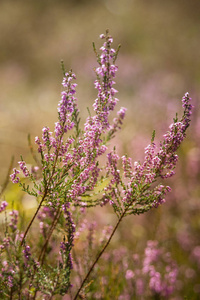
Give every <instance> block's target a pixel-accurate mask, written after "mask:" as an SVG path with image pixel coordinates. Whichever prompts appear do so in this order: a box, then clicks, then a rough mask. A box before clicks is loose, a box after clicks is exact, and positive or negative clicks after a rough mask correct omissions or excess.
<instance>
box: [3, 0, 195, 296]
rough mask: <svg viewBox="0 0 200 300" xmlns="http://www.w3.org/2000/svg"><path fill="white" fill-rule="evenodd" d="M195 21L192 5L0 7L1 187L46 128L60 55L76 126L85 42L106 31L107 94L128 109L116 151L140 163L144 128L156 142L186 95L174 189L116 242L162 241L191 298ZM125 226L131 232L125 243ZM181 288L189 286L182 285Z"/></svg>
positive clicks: (57, 87)
mask: <svg viewBox="0 0 200 300" xmlns="http://www.w3.org/2000/svg"><path fill="white" fill-rule="evenodd" d="M199 16H200V1H199V0H193V1H187V0H177V1H173V0H168V1H160V0H152V1H147V0H146V1H145V0H123V1H122V0H73V1H67V0H57V1H54V0H49V1H44V0H35V1H31V0H29V1H23V0H17V1H14V0H1V2H0V165H1V169H0V183H1V184H2V183H3V182H4V180H5V176H6V173H7V170H8V167H9V164H10V159H11V156H12V155H14V156H15V164H17V161H18V160H20V155H21V154H22V155H23V158H24V159H25V160H28V159H29V158H30V153H29V148H28V142H27V135H28V133H30V134H31V137H32V140H34V137H35V136H36V135H39V136H40V134H41V129H42V127H43V126H49V127H50V128H52V129H53V127H54V123H55V122H56V119H57V103H58V101H59V99H60V92H61V91H62V86H61V82H62V70H61V66H60V61H61V60H62V59H63V60H64V63H65V67H66V69H67V70H68V69H72V70H73V71H74V72H75V73H76V75H77V83H78V87H77V98H78V105H79V108H80V113H81V116H82V120H83V122H84V118H85V117H86V116H87V108H86V107H87V106H90V105H92V103H93V100H94V99H95V97H96V90H95V89H94V88H93V81H94V79H95V75H94V71H93V67H94V66H96V61H95V55H94V53H93V48H92V42H95V43H96V47H97V48H99V47H100V46H101V43H102V41H101V40H100V39H99V35H100V34H101V33H104V32H105V30H106V29H107V28H108V29H109V30H110V34H111V35H112V37H113V38H114V47H115V48H116V47H117V45H118V44H119V43H120V44H121V45H122V47H121V49H120V53H119V56H118V61H117V65H118V66H119V71H118V75H117V78H116V83H117V84H116V89H117V90H118V91H119V93H118V95H117V96H118V98H119V99H120V102H119V105H118V108H119V107H120V106H125V107H127V108H128V110H127V117H126V120H125V122H124V126H123V129H122V131H121V133H120V134H119V136H118V137H117V138H116V140H115V141H116V143H117V147H118V152H119V154H122V153H124V152H125V153H128V154H129V155H130V156H132V157H133V160H134V161H135V160H142V158H143V152H144V151H143V149H144V147H145V146H147V145H148V143H149V141H150V139H151V133H152V131H153V130H154V129H155V130H156V140H158V141H159V140H161V139H162V135H163V134H164V133H165V132H166V130H167V129H168V126H169V125H170V123H171V122H172V120H173V117H175V113H176V112H178V113H179V116H180V115H181V113H182V108H181V101H180V100H181V98H182V96H183V95H184V94H185V92H189V93H190V96H191V97H192V98H193V105H195V109H194V113H193V115H192V123H191V127H190V129H189V130H188V137H187V139H186V141H185V142H184V144H183V145H182V147H181V149H180V150H179V156H180V161H179V164H178V169H177V174H176V176H175V177H174V179H172V180H169V185H171V186H172V188H173V191H172V193H171V194H170V195H168V196H167V203H166V204H165V205H164V206H163V207H161V208H159V209H158V210H155V211H152V212H149V213H148V214H146V215H145V216H142V217H135V218H133V217H130V218H128V220H127V222H126V221H125V222H124V223H123V224H122V227H121V233H119V235H118V236H117V237H116V241H117V240H119V239H123V241H124V239H126V237H127V239H126V241H129V242H130V241H132V240H134V247H136V248H138V249H139V248H140V247H141V248H142V247H143V246H144V243H145V241H146V240H149V239H157V240H159V241H160V242H163V243H164V244H165V246H166V247H168V249H169V251H171V252H172V254H173V255H174V257H175V258H176V260H177V261H178V263H179V265H180V266H182V274H183V278H182V285H181V284H180V293H181V291H183V290H184V289H185V290H187V291H188V293H189V292H190V295H191V293H194V297H196V295H197V293H198V292H199V291H200V283H199V282H198V278H200V270H199V268H200V250H199V252H198V251H196V252H195V253H197V254H194V255H193V251H194V249H196V248H195V247H198V245H200V240H199V233H200V218H199V213H200V199H199V198H200V186H199V178H200V148H199V146H200V141H199V138H200V114H199V97H200V52H199V49H200V35H199V32H200V18H199ZM102 218H103V217H102ZM133 219H134V220H133ZM127 224H129V225H127ZM149 225H150V226H149ZM127 226H132V227H133V230H132V231H131V237H130V231H129V233H127ZM129 228H131V227H129ZM135 228H136V229H135ZM131 245H132V244H131ZM199 249H200V248H199ZM180 253H181V254H180ZM190 257H191V259H190ZM195 259H196V260H195ZM197 261H198V263H197ZM187 269H192V270H193V269H194V273H191V272H188V274H189V275H188V278H186V277H184V276H186V275H184V274H186V272H185V270H187ZM191 274H192V275H191ZM186 282H187V283H188V286H190V288H189V287H188V288H186V287H185V286H186ZM191 282H193V283H194V285H192V284H191ZM194 286H195V287H194ZM192 295H193V294H192ZM177 299H178V298H177ZM194 299H197V298H194Z"/></svg>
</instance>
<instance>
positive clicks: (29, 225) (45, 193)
mask: <svg viewBox="0 0 200 300" xmlns="http://www.w3.org/2000/svg"><path fill="white" fill-rule="evenodd" d="M47 191H48V189H47V188H46V190H45V192H44V195H43V197H42V200H41V201H40V204H39V205H38V208H37V210H36V212H35V214H34V216H33V217H32V219H31V221H30V223H29V224H28V227H27V228H26V231H25V233H24V236H23V239H22V241H21V244H20V245H21V246H22V245H23V242H24V240H25V238H26V235H27V233H28V231H29V229H30V227H31V225H32V224H33V221H34V220H35V218H36V216H37V214H38V211H39V210H40V208H41V206H42V203H43V201H44V199H45V197H46V195H47Z"/></svg>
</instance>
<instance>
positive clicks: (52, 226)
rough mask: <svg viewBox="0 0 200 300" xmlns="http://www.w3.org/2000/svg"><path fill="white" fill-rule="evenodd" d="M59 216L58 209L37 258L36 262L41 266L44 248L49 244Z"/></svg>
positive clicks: (59, 211)
mask: <svg viewBox="0 0 200 300" xmlns="http://www.w3.org/2000/svg"><path fill="white" fill-rule="evenodd" d="M60 215H61V210H60V208H59V209H58V211H57V213H56V216H55V218H54V220H53V222H52V224H51V228H50V229H49V234H48V236H47V238H46V241H45V243H44V245H43V247H42V250H41V253H40V255H39V257H38V261H41V265H43V262H44V256H45V252H46V248H47V246H48V243H49V240H50V238H51V235H52V233H53V231H54V229H55V227H56V225H57V223H58V220H59V218H60Z"/></svg>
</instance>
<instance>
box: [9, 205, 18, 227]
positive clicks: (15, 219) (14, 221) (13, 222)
mask: <svg viewBox="0 0 200 300" xmlns="http://www.w3.org/2000/svg"><path fill="white" fill-rule="evenodd" d="M9 215H10V217H11V219H10V223H9V226H10V228H11V229H12V230H13V231H15V230H16V229H17V223H18V215H19V212H18V211H17V210H12V211H11V212H10V213H9Z"/></svg>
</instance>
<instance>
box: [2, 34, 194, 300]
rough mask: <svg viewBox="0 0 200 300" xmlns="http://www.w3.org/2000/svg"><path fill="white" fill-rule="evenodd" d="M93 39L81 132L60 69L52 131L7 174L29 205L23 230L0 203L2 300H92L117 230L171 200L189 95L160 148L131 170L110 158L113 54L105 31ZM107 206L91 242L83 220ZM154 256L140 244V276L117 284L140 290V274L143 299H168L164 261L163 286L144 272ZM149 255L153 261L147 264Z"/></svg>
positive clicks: (68, 80)
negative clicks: (90, 96)
mask: <svg viewBox="0 0 200 300" xmlns="http://www.w3.org/2000/svg"><path fill="white" fill-rule="evenodd" d="M100 38H101V39H103V40H104V43H103V46H102V47H101V48H100V51H101V52H100V54H99V53H98V52H97V50H96V47H95V45H93V48H94V52H95V55H96V58H97V62H98V67H96V68H95V73H96V80H95V82H94V85H95V88H96V89H97V98H96V99H95V101H94V104H93V112H91V111H90V110H89V109H88V112H89V116H88V118H87V119H86V121H85V123H84V127H83V128H81V126H80V117H79V115H80V113H79V110H78V105H77V99H76V96H75V94H76V86H77V84H76V83H75V79H76V76H75V74H74V73H73V72H72V70H70V71H69V72H66V71H65V68H64V65H63V64H62V67H63V72H64V78H63V82H62V85H63V87H64V91H63V92H62V94H61V100H60V102H59V104H58V121H57V122H56V123H55V128H54V131H50V129H49V127H47V126H46V127H44V128H43V129H42V136H41V138H40V137H38V136H37V137H36V138H35V144H36V147H37V152H38V153H35V151H34V150H33V146H32V144H31V142H30V148H31V151H32V155H33V158H34V161H35V163H34V164H33V165H32V166H31V167H30V165H28V164H27V163H26V162H25V161H24V160H23V158H21V160H20V161H19V162H18V164H19V168H18V169H17V168H14V169H13V173H12V174H11V175H10V177H11V180H12V182H13V183H16V184H18V185H19V187H20V188H21V189H22V191H24V192H25V193H27V194H28V195H29V196H31V197H35V199H37V202H38V205H37V208H36V210H35V212H34V214H33V216H32V217H31V219H30V221H29V223H28V224H27V225H25V223H27V219H25V220H24V219H23V216H22V215H20V213H19V212H18V210H16V209H14V208H12V209H11V210H10V212H8V213H7V210H6V207H7V205H8V203H7V202H6V201H5V200H3V201H2V202H1V205H0V211H1V212H3V211H4V212H5V222H4V223H3V231H2V233H1V246H0V257H1V260H0V268H1V274H0V296H1V299H52V298H53V297H56V298H59V297H60V296H64V295H68V296H69V297H70V298H71V299H74V300H75V299H78V298H84V297H87V299H88V298H89V297H92V295H94V294H95V293H94V288H95V284H93V281H91V279H92V272H94V273H95V268H96V267H97V265H98V262H99V259H100V258H101V257H102V255H103V254H105V253H106V250H107V247H108V245H109V244H110V242H111V239H112V237H113V235H114V234H115V232H116V230H117V229H118V227H119V225H120V223H121V222H122V220H123V219H124V218H125V217H126V216H128V215H140V214H144V213H146V212H147V211H149V210H151V209H153V208H157V207H158V206H159V205H160V204H162V203H164V202H165V195H166V194H167V193H168V192H169V191H170V190H171V189H170V187H169V186H168V185H165V184H164V181H165V179H168V178H170V177H172V176H173V175H174V174H175V171H174V169H175V167H176V164H177V160H178V156H177V149H178V148H179V146H180V145H181V143H182V141H183V140H184V138H185V133H186V130H187V128H188V126H189V124H190V115H191V109H192V105H191V98H189V94H188V93H186V94H185V96H184V97H183V98H182V106H183V109H184V111H183V116H182V117H181V118H180V119H179V118H178V116H177V115H176V117H175V118H174V121H173V123H172V124H171V125H170V127H169V130H168V131H167V133H166V134H165V135H164V136H163V140H162V141H161V142H160V144H159V145H156V143H155V141H154V139H155V132H153V134H152V138H151V142H150V144H149V145H148V146H147V147H146V148H145V158H144V161H143V162H134V163H133V164H132V159H131V158H130V157H128V156H127V155H123V156H122V157H119V156H118V154H117V147H116V146H117V145H116V146H115V147H114V148H113V149H110V144H109V142H110V140H111V139H113V138H114V137H115V135H116V134H117V132H118V131H119V129H121V126H122V123H123V119H124V117H125V112H126V109H125V108H124V107H122V108H121V109H120V110H119V111H118V112H117V114H116V117H115V118H114V119H113V120H110V119H111V113H112V112H113V111H114V109H115V106H116V104H117V102H118V99H117V98H116V93H117V90H116V89H115V88H114V85H115V82H114V78H115V75H116V72H117V70H118V68H117V66H116V64H115V63H116V59H117V55H118V51H119V48H120V47H118V48H117V50H114V49H113V48H112V43H113V39H112V37H111V36H110V35H109V33H108V31H107V32H106V34H105V35H104V34H102V35H100ZM13 201H15V199H13ZM106 205H108V206H110V207H111V208H112V209H113V213H114V214H115V215H116V217H117V222H116V224H115V226H113V227H107V228H104V229H103V231H102V233H101V236H100V237H98V239H95V231H96V224H95V223H91V222H90V221H89V220H88V221H87V219H85V218H84V216H85V212H86V211H87V210H90V209H92V208H95V207H98V209H101V208H102V207H104V206H106ZM102 209H103V208H102ZM84 232H85V234H86V241H87V243H85V244H84V245H85V247H84V249H82V250H84V251H85V253H84V254H83V252H82V255H84V259H80V256H81V253H80V248H79V244H78V242H79V240H80V236H81V235H82V234H84ZM97 240H98V243H97V242H96V241H97ZM156 247H157V245H156V244H154V243H151V242H149V244H148V245H147V248H146V250H145V255H146V258H145V259H144V262H143V273H142V271H138V272H136V270H129V271H128V270H127V272H126V279H127V280H128V279H130V278H132V277H134V276H135V278H137V281H136V282H137V283H138V282H143V281H142V280H143V278H142V276H143V275H144V274H145V276H146V277H148V278H149V281H148V280H146V282H149V284H148V286H149V291H150V292H151V291H152V293H154V294H158V295H160V296H163V297H166V296H168V295H169V294H171V293H172V292H173V289H174V282H175V281H176V268H175V266H174V265H173V266H172V265H171V262H169V261H168V262H167V261H166V263H168V266H167V267H166V272H165V273H164V275H163V276H164V279H163V278H162V276H161V273H160V272H159V271H157V269H156V267H155V266H154V265H153V262H155V260H159V259H160V257H161V256H162V253H161V252H160V251H159V250H158V249H157V248H156ZM150 252H151V255H154V254H155V255H154V256H155V257H156V258H155V259H154V258H152V256H151V255H150V254H149V253H150ZM94 253H95V254H96V257H95V258H93V257H94ZM77 254H78V255H77ZM84 260H85V262H84ZM172 273H173V274H172ZM110 274H112V272H111V273H110ZM76 275H77V276H76ZM77 278H78V280H77ZM94 278H95V277H94ZM73 280H74V281H73ZM96 289H98V287H96ZM121 289H122V290H123V287H121ZM134 293H135V294H133V295H136V294H137V293H139V292H137V291H135V292H134ZM117 294H118V292H117V291H116V294H115V295H117ZM120 294H121V291H119V296H120ZM148 295H149V294H147V296H148ZM144 296H146V295H144ZM95 297H96V298H97V295H96V296H95ZM56 298H54V299H56Z"/></svg>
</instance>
